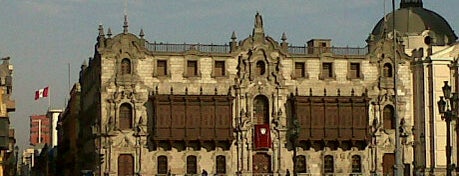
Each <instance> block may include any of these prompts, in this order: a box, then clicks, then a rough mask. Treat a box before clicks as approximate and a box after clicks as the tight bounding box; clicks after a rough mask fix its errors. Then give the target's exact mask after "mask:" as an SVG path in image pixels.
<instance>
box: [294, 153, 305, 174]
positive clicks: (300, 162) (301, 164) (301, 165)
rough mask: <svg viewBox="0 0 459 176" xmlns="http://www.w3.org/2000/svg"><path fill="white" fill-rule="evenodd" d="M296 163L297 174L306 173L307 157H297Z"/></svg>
mask: <svg viewBox="0 0 459 176" xmlns="http://www.w3.org/2000/svg"><path fill="white" fill-rule="evenodd" d="M295 162H296V163H295V168H294V169H296V173H306V171H307V170H306V156H304V155H300V156H296V160H295Z"/></svg>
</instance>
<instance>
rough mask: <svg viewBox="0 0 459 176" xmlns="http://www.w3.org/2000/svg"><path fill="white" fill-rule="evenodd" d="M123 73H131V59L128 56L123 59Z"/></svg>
mask: <svg viewBox="0 0 459 176" xmlns="http://www.w3.org/2000/svg"><path fill="white" fill-rule="evenodd" d="M121 74H122V75H126V74H131V61H130V60H129V59H128V58H124V59H123V60H122V61H121Z"/></svg>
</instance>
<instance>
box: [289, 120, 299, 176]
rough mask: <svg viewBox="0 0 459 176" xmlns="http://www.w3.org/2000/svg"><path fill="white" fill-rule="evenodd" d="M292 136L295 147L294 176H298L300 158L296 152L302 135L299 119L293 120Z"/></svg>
mask: <svg viewBox="0 0 459 176" xmlns="http://www.w3.org/2000/svg"><path fill="white" fill-rule="evenodd" d="M291 130H292V131H291V134H290V140H291V142H292V146H293V175H294V176H296V175H297V173H298V168H297V165H298V158H297V156H296V155H297V152H296V146H297V143H298V137H299V134H300V124H299V122H298V120H297V119H294V120H293V126H292V128H291Z"/></svg>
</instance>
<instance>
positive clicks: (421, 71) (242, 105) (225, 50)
mask: <svg viewBox="0 0 459 176" xmlns="http://www.w3.org/2000/svg"><path fill="white" fill-rule="evenodd" d="M401 5H402V6H403V8H422V2H421V1H413V2H412V1H402V3H401ZM378 26H380V24H378ZM381 26H383V25H381ZM123 27H124V31H123V33H120V34H118V35H116V36H113V37H112V34H111V30H110V29H109V30H108V31H107V34H105V31H104V29H103V27H102V26H100V28H99V36H98V37H97V44H96V46H95V54H94V57H93V58H90V59H89V64H86V63H85V64H83V65H82V69H81V72H80V84H81V96H80V98H81V101H80V105H79V106H80V107H81V109H80V115H79V125H80V126H79V132H80V134H79V139H78V146H79V149H80V150H78V155H79V156H81V158H80V160H81V161H84V162H80V163H79V164H78V167H79V168H78V169H79V170H82V171H83V170H85V171H87V170H92V171H95V172H96V175H123V174H134V173H135V174H140V175H161V174H165V175H167V174H177V175H185V174H190V175H193V174H200V173H202V172H204V170H205V171H206V172H207V173H209V174H221V175H236V174H241V175H262V174H273V175H286V174H288V173H290V174H293V173H294V172H295V173H297V174H298V175H326V174H334V175H349V174H351V173H352V174H357V175H359V174H361V175H370V174H371V173H376V174H380V175H381V174H392V173H393V165H394V164H396V163H395V162H396V157H398V155H402V157H401V158H402V159H401V163H402V164H403V166H399V169H403V172H404V173H405V174H406V175H415V174H416V175H418V174H421V173H424V172H426V173H432V174H436V173H443V172H444V166H445V165H444V164H445V163H444V160H443V159H442V157H444V156H445V155H444V154H445V153H444V152H445V151H444V149H441V148H442V147H441V146H444V145H445V144H444V141H445V138H444V137H445V134H444V130H443V129H444V122H442V121H441V118H440V116H439V115H437V114H438V111H437V108H436V101H437V100H438V95H439V94H441V93H440V92H441V86H442V84H440V83H442V81H439V80H438V79H445V80H450V81H453V80H454V79H453V76H452V75H453V74H451V73H454V69H450V67H447V65H448V64H450V63H451V61H452V60H453V59H452V58H453V57H455V56H452V54H450V53H452V52H453V51H455V49H450V50H451V51H450V52H448V53H445V51H444V50H443V49H447V48H450V47H453V48H454V46H450V45H445V43H448V41H444V42H438V43H439V44H438V45H434V44H431V43H430V42H427V43H426V37H427V38H428V37H429V36H434V34H435V35H437V34H438V33H435V31H433V33H429V32H432V31H429V30H426V31H421V33H419V34H416V35H411V33H409V34H410V35H408V33H405V34H401V31H397V32H398V33H397V32H396V33H397V35H396V37H397V38H396V39H395V40H394V38H393V36H394V35H393V34H394V33H393V32H387V33H386V32H384V33H382V34H380V35H379V34H378V36H376V35H377V34H376V33H375V32H374V33H372V34H371V35H370V37H369V39H368V40H367V42H368V47H366V48H338V47H330V46H332V44H331V40H328V39H313V40H311V41H309V42H308V46H307V47H304V46H303V47H296V46H289V44H288V43H287V37H286V35H285V34H284V35H283V36H282V39H281V40H282V41H281V42H277V41H275V40H274V39H273V38H271V37H268V36H267V35H265V33H264V28H263V20H262V17H261V15H260V14H258V13H257V14H256V16H255V20H254V28H253V33H252V35H251V36H249V37H248V38H245V39H243V40H240V41H237V37H236V35H235V33H233V35H232V37H231V41H230V42H229V44H228V45H202V44H196V45H191V44H182V45H179V44H162V43H149V42H147V41H146V40H145V39H144V38H143V36H144V34H143V31H141V32H140V34H139V36H136V35H134V34H132V33H129V31H128V24H127V20H125V23H124V26H123ZM383 31H384V30H383ZM388 31H390V30H388ZM449 38H452V36H449ZM394 42H395V43H394ZM408 44H409V45H408ZM445 55H447V56H445ZM443 56H444V57H446V59H445V58H444V57H443ZM442 58H443V59H442ZM456 69H457V68H456ZM455 84H457V81H456V82H455ZM455 90H457V89H455ZM209 124H210V125H209ZM397 128H398V129H397ZM206 130H207V131H206ZM396 135H399V136H400V138H396ZM398 142H399V143H398ZM397 143H398V145H397ZM454 144H455V145H457V143H456V142H455V141H454ZM396 151H398V152H396ZM442 152H443V153H442ZM456 153H457V152H456V151H455V154H456ZM455 158H456V157H455ZM454 161H456V159H454ZM295 163H296V164H295ZM442 166H443V170H442V169H441V168H442ZM438 168H440V169H438Z"/></svg>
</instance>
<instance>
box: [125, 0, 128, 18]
mask: <svg viewBox="0 0 459 176" xmlns="http://www.w3.org/2000/svg"><path fill="white" fill-rule="evenodd" d="M127 5H128V1H127V0H124V15H126V16H127Z"/></svg>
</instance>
